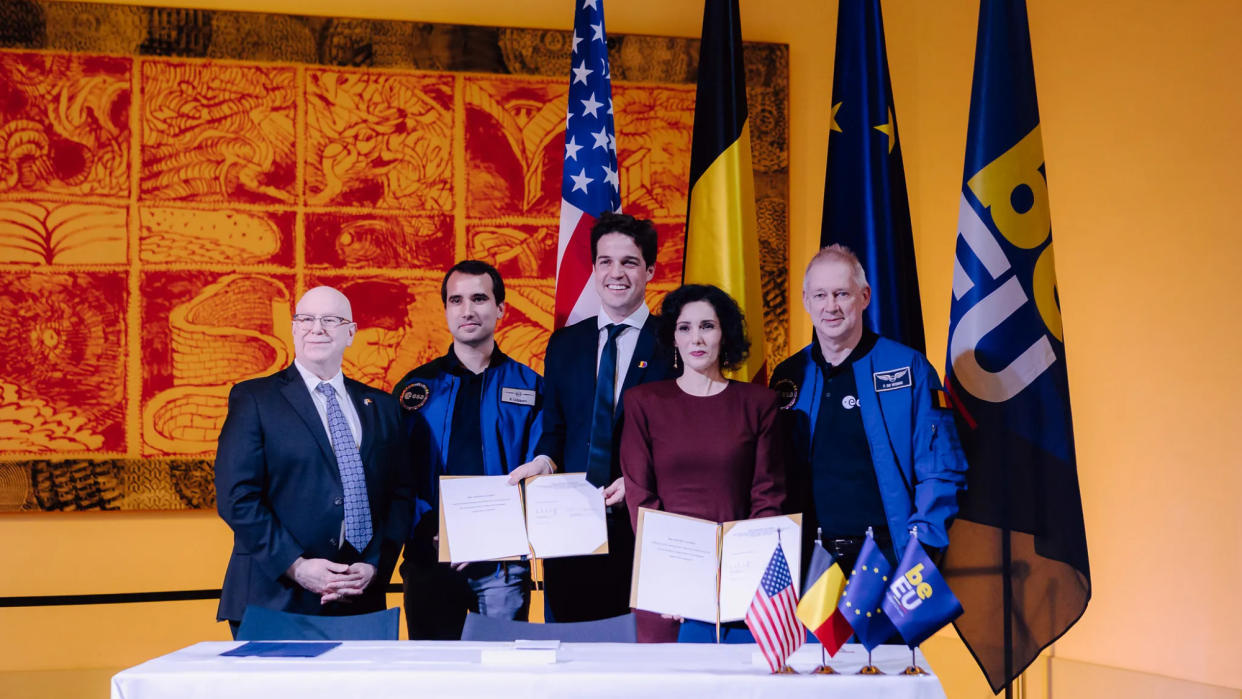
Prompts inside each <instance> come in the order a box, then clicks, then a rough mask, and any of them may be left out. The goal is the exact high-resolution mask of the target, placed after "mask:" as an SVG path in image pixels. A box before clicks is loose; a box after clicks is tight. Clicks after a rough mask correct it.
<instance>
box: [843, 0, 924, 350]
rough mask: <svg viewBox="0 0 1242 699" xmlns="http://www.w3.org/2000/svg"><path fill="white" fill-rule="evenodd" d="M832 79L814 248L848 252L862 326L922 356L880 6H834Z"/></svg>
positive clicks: (875, 0)
mask: <svg viewBox="0 0 1242 699" xmlns="http://www.w3.org/2000/svg"><path fill="white" fill-rule="evenodd" d="M835 61H836V63H835V65H834V67H833V77H832V116H831V120H830V124H829V132H828V171H827V177H826V179H825V181H824V218H823V226H822V228H821V229H820V240H819V243H820V247H823V246H825V245H831V244H833V243H841V244H843V245H846V246H848V247H849V248H850V249H851V250H853V251H854V253H855V254H857V255H858V258H859V260H861V261H862V264H863V269H865V270H866V272H867V281H868V282H870V284H871V288H872V294H871V305H870V306H868V307H867V311H866V318H867V324H868V325H869V326H870V327H871V329H872V330H873V331H875V332H877V333H879V334H881V335H884V336H885V337H888V338H890V339H893V340H896V341H897V342H900V343H902V344H904V345H908V346H910V347H913V348H915V349H917V350H918V351H920V352H923V351H926V348H925V347H924V341H923V306H922V304H921V303H920V302H919V278H918V273H917V272H916V270H915V264H914V238H913V236H912V235H911V232H910V203H909V201H908V200H907V198H906V176H905V169H904V168H903V167H902V164H901V141H900V140H899V139H898V138H897V112H896V109H895V108H894V107H893V88H892V85H891V83H890V82H889V79H888V58H887V54H886V53H885V47H884V20H883V18H882V17H881V16H880V0H842V2H840V3H839V5H838V11H837V52H836V59H835Z"/></svg>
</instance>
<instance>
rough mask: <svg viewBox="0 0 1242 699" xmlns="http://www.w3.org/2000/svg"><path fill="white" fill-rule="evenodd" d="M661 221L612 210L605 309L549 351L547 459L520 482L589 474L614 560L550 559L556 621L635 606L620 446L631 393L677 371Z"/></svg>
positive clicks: (599, 230)
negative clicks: (663, 294)
mask: <svg viewBox="0 0 1242 699" xmlns="http://www.w3.org/2000/svg"><path fill="white" fill-rule="evenodd" d="M656 242H657V241H656V230H655V226H654V225H653V224H652V223H651V221H646V220H639V219H635V218H634V217H633V216H629V215H626V214H613V213H605V214H603V215H601V216H600V218H599V220H598V221H597V222H596V223H595V226H594V227H593V228H592V229H591V258H592V261H593V263H592V265H593V269H594V271H593V278H594V285H595V291H596V292H597V293H598V294H599V298H600V313H599V315H597V316H593V317H591V318H587V319H585V320H582V321H580V322H577V323H574V324H573V325H569V326H567V327H564V328H561V329H560V330H558V331H556V332H555V333H553V334H552V338H551V339H550V340H549V341H548V351H547V353H546V354H545V355H544V407H543V434H542V436H541V437H540V438H539V443H538V444H537V445H536V447H535V453H536V454H537V456H536V457H535V458H534V459H533V460H532V461H530V462H529V463H526V464H523V465H522V466H520V467H518V468H517V469H514V471H513V472H512V473H511V474H510V476H509V480H510V482H513V483H516V482H518V481H520V480H521V479H522V478H525V477H527V476H531V475H534V474H538V473H551V472H553V471H555V470H556V468H557V466H558V465H559V466H560V467H561V469H562V470H563V471H566V472H585V473H586V474H587V480H589V481H590V482H591V483H593V484H595V485H596V486H599V487H600V488H602V489H603V492H604V504H605V505H606V506H608V510H609V511H608V551H609V552H608V555H606V556H577V557H572V558H552V559H548V560H546V561H544V595H545V606H544V610H545V615H546V617H547V618H548V620H549V621H557V622H570V621H590V620H593V619H603V618H607V617H610V616H616V615H618V614H625V613H627V612H629V610H630V575H631V568H632V565H633V559H634V532H633V530H632V529H631V527H630V521H629V515H628V514H627V512H626V509H625V483H624V481H622V479H621V467H620V463H619V461H618V458H617V453H618V450H617V447H618V446H619V443H618V442H619V438H620V434H621V395H622V394H623V393H624V392H625V390H626V389H628V388H630V387H631V386H636V385H638V384H640V383H645V382H648V381H660V380H662V379H667V378H670V377H671V376H672V375H673V369H672V353H671V350H669V351H664V352H660V351H657V348H656V319H655V318H654V317H652V315H651V311H650V310H649V309H648V308H647V304H646V301H645V293H646V290H647V282H649V281H651V277H652V275H653V274H654V273H655V259H656Z"/></svg>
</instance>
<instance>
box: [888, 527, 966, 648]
mask: <svg viewBox="0 0 1242 699" xmlns="http://www.w3.org/2000/svg"><path fill="white" fill-rule="evenodd" d="M880 607H881V608H882V609H883V610H884V614H885V615H886V616H888V620H889V621H891V622H893V626H896V627H897V633H900V634H901V637H902V638H904V639H905V640H906V645H908V646H910V647H911V648H915V647H917V646H918V645H919V644H920V643H922V642H923V641H926V640H927V639H928V638H930V637H931V635H932V634H934V633H936V631H938V630H940V628H941V627H942V626H944V625H945V624H947V623H949V622H950V621H953V620H954V619H956V618H957V617H958V616H959V615H960V614H961V613H962V604H961V603H960V602H958V601H957V598H956V597H954V596H953V591H952V590H950V589H949V585H948V584H947V583H946V582H945V581H944V578H943V577H942V576H941V575H940V571H939V570H937V569H936V564H935V563H932V560H931V558H929V557H928V556H927V552H926V551H924V550H923V545H922V544H920V543H919V540H918V538H917V537H915V536H911V537H910V543H909V544H906V551H905V553H904V554H902V556H901V563H899V564H898V565H897V570H895V571H894V572H893V582H892V583H891V584H890V585H889V586H888V591H887V592H886V593H885V595H884V602H883V603H882V604H881V605H880Z"/></svg>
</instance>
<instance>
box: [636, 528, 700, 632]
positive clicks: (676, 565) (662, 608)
mask: <svg viewBox="0 0 1242 699" xmlns="http://www.w3.org/2000/svg"><path fill="white" fill-rule="evenodd" d="M719 532H720V525H718V524H716V523H715V522H708V521H706V520H701V519H695V518H693V517H685V516H682V515H675V514H671V513H668V512H660V511H658V510H650V509H647V508H645V507H644V508H642V509H640V510H639V514H638V531H637V533H636V537H637V542H636V544H635V549H634V551H635V553H634V578H633V585H632V592H631V597H630V606H632V607H635V608H637V609H645V610H647V611H649V612H657V613H659V614H675V615H677V616H680V617H684V618H686V619H697V620H699V621H706V622H708V623H713V624H714V623H716V576H717V573H718V572H719V568H720V565H719V559H718V558H717V546H718V545H719Z"/></svg>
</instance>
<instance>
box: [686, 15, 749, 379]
mask: <svg viewBox="0 0 1242 699" xmlns="http://www.w3.org/2000/svg"><path fill="white" fill-rule="evenodd" d="M683 280H684V281H685V282H686V283H687V284H714V285H716V286H718V287H720V288H721V289H723V290H725V291H726V292H727V293H728V294H729V295H730V296H732V297H733V298H734V299H735V300H736V301H737V303H738V305H739V306H741V308H742V313H744V314H745V315H746V329H747V334H748V335H749V336H750V356H749V358H748V359H747V360H746V363H745V365H743V366H742V367H741V368H740V369H738V370H737V371H735V372H732V375H733V377H734V378H736V379H739V380H741V381H757V382H762V383H765V384H766V383H767V376H766V367H765V366H764V349H763V288H762V280H761V279H760V277H759V227H758V223H757V219H756V218H755V182H754V171H753V170H752V167H751V159H750V123H749V120H748V119H747V112H746V73H745V71H744V69H743V66H742V29H741V18H740V17H739V14H738V3H737V0H706V3H705V5H704V8H703V39H702V42H701V43H700V46H699V80H698V90H697V92H696V93H695V102H694V137H693V140H692V142H691V146H690V201H689V204H688V213H687V216H686V249H685V267H684V268H683Z"/></svg>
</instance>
